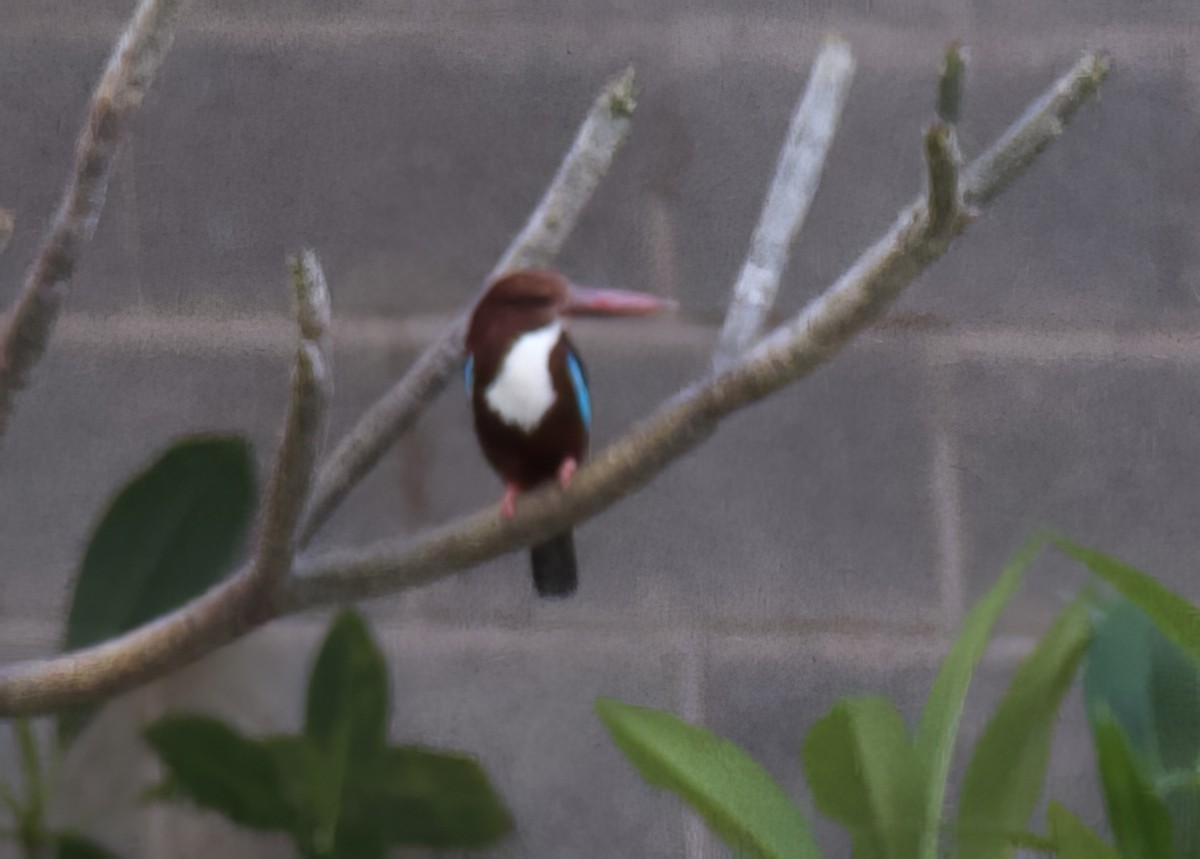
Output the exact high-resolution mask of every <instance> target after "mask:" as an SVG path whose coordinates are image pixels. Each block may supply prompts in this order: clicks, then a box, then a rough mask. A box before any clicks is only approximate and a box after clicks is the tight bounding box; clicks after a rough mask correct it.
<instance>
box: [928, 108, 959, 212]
mask: <svg viewBox="0 0 1200 859" xmlns="http://www.w3.org/2000/svg"><path fill="white" fill-rule="evenodd" d="M925 167H926V170H927V172H928V176H929V193H928V195H927V198H928V200H929V226H928V230H929V232H930V234H932V235H935V236H939V235H943V234H945V233H946V232H947V231H949V230H952V229H953V228H954V220H955V218H956V217H957V216H958V212H959V190H958V143H957V141H956V140H955V135H954V129H953V128H952V127H951V126H949V125H946V124H945V123H942V122H936V123H934V124H933V125H932V126H930V128H929V130H928V131H926V132H925Z"/></svg>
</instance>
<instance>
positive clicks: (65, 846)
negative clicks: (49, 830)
mask: <svg viewBox="0 0 1200 859" xmlns="http://www.w3.org/2000/svg"><path fill="white" fill-rule="evenodd" d="M54 847H55V855H56V856H57V857H58V859H117V854H116V853H113V852H112V851H111V850H109V849H108V848H107V847H105V846H103V845H102V844H98V843H96V842H95V841H92V840H91V839H90V838H85V837H84V836H82V835H78V834H76V833H74V832H60V833H59V834H58V835H56V836H55V839H54Z"/></svg>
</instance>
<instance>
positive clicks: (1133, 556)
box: [955, 361, 1200, 630]
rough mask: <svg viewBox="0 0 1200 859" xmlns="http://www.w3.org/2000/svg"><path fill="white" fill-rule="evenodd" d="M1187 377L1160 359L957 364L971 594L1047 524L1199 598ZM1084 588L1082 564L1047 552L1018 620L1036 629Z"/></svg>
mask: <svg viewBox="0 0 1200 859" xmlns="http://www.w3.org/2000/svg"><path fill="white" fill-rule="evenodd" d="M1192 375H1193V373H1192V371H1191V370H1190V369H1182V368H1173V367H1171V366H1168V365H1162V364H1157V363H1154V362H1149V363H1144V364H1140V365H1130V364H1127V363H1122V362H1117V361H1113V362H1105V363H1101V364H1087V365H1084V364H1065V365H1056V364H1046V365H1039V364H1035V363H1033V362H1017V363H1014V364H1012V365H1008V366H1005V365H998V364H993V363H985V362H968V363H965V364H963V365H962V366H961V367H960V368H958V370H957V372H956V384H955V389H956V391H957V398H958V400H957V404H956V407H957V409H958V418H957V425H958V432H959V434H960V435H959V448H960V454H959V460H960V461H959V465H958V469H957V471H958V474H959V477H960V480H961V496H962V499H963V506H964V522H965V529H966V543H967V555H966V557H967V562H966V574H967V577H968V591H969V594H970V595H971V596H972V598H973V597H975V596H978V595H979V594H980V593H982V591H983V590H984V589H985V588H986V587H988V586H989V585H990V583H991V582H992V581H994V580H995V577H996V576H997V575H998V574H999V571H1000V568H1001V565H1002V564H1003V563H1004V561H1005V560H1006V558H1007V557H1008V556H1009V554H1010V553H1011V552H1013V551H1014V550H1015V549H1016V548H1017V547H1018V546H1019V545H1020V544H1021V543H1022V542H1023V541H1024V540H1025V539H1027V538H1028V537H1029V536H1030V535H1031V534H1032V533H1033V531H1034V530H1035V529H1036V528H1038V527H1041V526H1052V527H1055V528H1058V529H1061V530H1062V531H1063V532H1065V533H1066V534H1068V535H1070V536H1072V537H1073V538H1075V539H1077V540H1079V541H1080V542H1083V543H1085V544H1088V545H1092V546H1095V547H1096V548H1098V549H1101V550H1103V551H1106V552H1109V553H1111V554H1113V555H1115V556H1117V557H1119V558H1122V559H1124V560H1126V561H1128V562H1129V563H1132V564H1135V565H1137V566H1138V567H1140V568H1141V569H1144V570H1146V571H1147V572H1149V573H1151V574H1153V575H1155V576H1157V577H1160V578H1161V579H1162V581H1163V582H1164V583H1165V584H1167V585H1168V586H1170V587H1173V588H1175V589H1177V590H1179V591H1180V592H1181V593H1183V594H1185V595H1187V596H1189V597H1191V598H1195V597H1196V596H1197V595H1200V590H1197V584H1196V577H1195V565H1194V564H1193V563H1192V560H1191V559H1192V558H1194V557H1195V556H1196V553H1197V551H1198V550H1200V543H1198V537H1197V532H1196V529H1195V527H1194V523H1195V521H1196V518H1197V516H1198V515H1200V509H1198V508H1197V500H1196V492H1195V481H1194V480H1193V479H1192V475H1194V474H1195V473H1196V468H1197V464H1196V462H1195V460H1196V454H1195V449H1196V446H1195V444H1194V438H1193V434H1192V433H1191V431H1190V429H1188V428H1189V427H1191V426H1193V425H1194V424H1195V420H1196V415H1197V413H1198V411H1200V400H1198V399H1197V397H1196V393H1195V385H1194V384H1193V383H1192ZM1083 581H1086V579H1085V578H1084V576H1083V575H1082V574H1081V573H1080V572H1079V571H1078V569H1077V565H1075V564H1074V563H1073V562H1068V561H1067V560H1065V559H1063V558H1061V557H1058V556H1056V555H1054V554H1049V555H1048V556H1047V557H1045V558H1043V559H1041V560H1039V561H1038V563H1037V565H1036V566H1035V568H1034V570H1033V571H1032V572H1031V574H1030V576H1029V578H1028V579H1027V585H1026V586H1025V589H1024V591H1025V592H1024V595H1023V596H1021V597H1019V598H1018V601H1017V604H1016V605H1017V607H1016V609H1015V612H1014V615H1010V620H1009V622H1010V623H1014V624H1015V625H1016V627H1018V628H1023V629H1031V630H1032V629H1036V630H1040V629H1041V628H1043V627H1044V624H1045V622H1046V621H1047V620H1048V618H1049V615H1050V614H1052V613H1053V612H1054V611H1056V610H1057V608H1058V607H1060V606H1061V605H1062V604H1063V602H1064V600H1066V599H1068V598H1069V597H1070V596H1071V594H1073V593H1074V592H1075V591H1076V590H1077V589H1078V587H1079V585H1080V584H1081V583H1082V582H1083Z"/></svg>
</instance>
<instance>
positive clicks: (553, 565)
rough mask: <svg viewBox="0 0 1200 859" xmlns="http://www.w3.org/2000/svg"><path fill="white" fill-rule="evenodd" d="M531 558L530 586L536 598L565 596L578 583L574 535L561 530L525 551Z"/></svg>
mask: <svg viewBox="0 0 1200 859" xmlns="http://www.w3.org/2000/svg"><path fill="white" fill-rule="evenodd" d="M529 557H530V560H532V561H533V586H534V587H535V588H537V592H538V596H540V597H569V596H570V595H571V594H573V593H575V588H576V587H577V586H578V585H579V570H578V568H577V567H576V566H575V537H574V535H573V534H572V533H571V532H570V531H564V532H563V533H561V534H558V535H557V536H554V537H551V538H550V539H549V540H547V541H546V542H545V543H542V544H541V545H540V546H534V547H533V548H532V549H531V550H530V552H529Z"/></svg>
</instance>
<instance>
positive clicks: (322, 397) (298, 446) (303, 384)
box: [253, 251, 332, 600]
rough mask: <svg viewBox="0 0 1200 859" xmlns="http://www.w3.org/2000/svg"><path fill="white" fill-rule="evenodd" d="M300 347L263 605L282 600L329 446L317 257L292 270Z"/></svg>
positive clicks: (325, 308) (264, 556)
mask: <svg viewBox="0 0 1200 859" xmlns="http://www.w3.org/2000/svg"><path fill="white" fill-rule="evenodd" d="M289 268H290V270H291V279H292V288H293V298H294V303H295V310H296V320H297V322H298V324H299V328H300V345H299V347H298V348H297V350H296V369H295V371H294V373H293V376H292V396H291V402H290V404H289V406H288V415H287V421H286V423H285V425H284V432H283V440H282V441H281V442H280V445H279V453H278V454H277V455H276V459H275V470H274V472H273V473H272V474H271V483H270V485H269V486H268V487H267V495H266V501H265V502H264V506H263V527H262V535H261V536H260V538H259V543H258V555H257V557H256V559H255V564H254V567H253V570H254V577H255V580H256V581H257V582H258V583H259V584H260V585H261V586H262V587H263V589H264V592H265V596H264V598H265V599H271V600H273V599H275V598H276V597H277V596H278V595H279V589H280V588H281V586H282V584H283V581H284V579H285V578H286V576H287V574H288V572H289V571H290V570H291V567H292V558H293V555H294V554H295V551H296V526H297V524H298V523H299V521H300V514H301V513H302V511H303V510H304V504H305V502H306V501H307V500H308V489H309V485H310V483H311V481H312V475H313V470H314V469H315V467H316V462H317V454H318V453H319V452H320V448H321V443H322V442H323V441H324V440H325V430H326V426H327V418H328V415H329V408H328V406H329V398H330V394H331V393H332V379H331V376H330V371H329V348H328V340H329V338H328V337H327V335H326V332H327V330H328V328H329V317H330V310H329V290H328V288H327V287H326V284H325V273H324V272H323V271H322V270H321V264H320V263H319V262H318V261H317V257H316V254H314V253H313V252H312V251H304V252H303V253H301V254H300V256H299V257H297V258H296V259H293V260H291V262H290V264H289Z"/></svg>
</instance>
